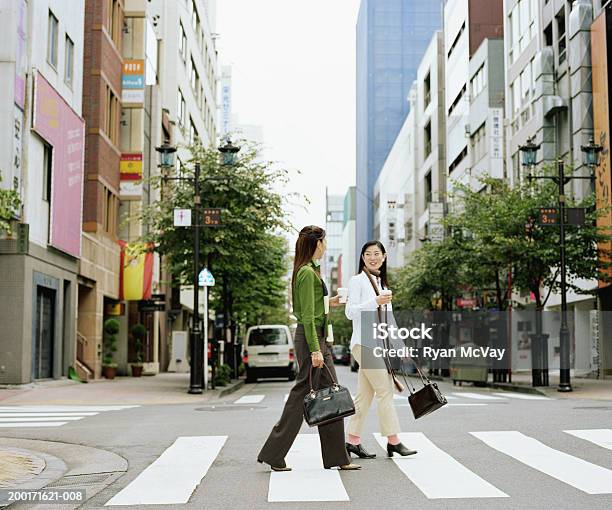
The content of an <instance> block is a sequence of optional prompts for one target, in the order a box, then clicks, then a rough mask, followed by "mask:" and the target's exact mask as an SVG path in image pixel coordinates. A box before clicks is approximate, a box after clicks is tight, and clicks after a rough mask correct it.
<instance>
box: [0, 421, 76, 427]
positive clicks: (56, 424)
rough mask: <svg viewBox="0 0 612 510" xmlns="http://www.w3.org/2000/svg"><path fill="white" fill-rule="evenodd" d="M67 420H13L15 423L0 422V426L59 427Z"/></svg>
mask: <svg viewBox="0 0 612 510" xmlns="http://www.w3.org/2000/svg"><path fill="white" fill-rule="evenodd" d="M66 423H68V422H67V421H45V422H38V421H37V422H15V423H0V428H7V427H12V428H17V427H20V428H22V427H61V426H62V425H66Z"/></svg>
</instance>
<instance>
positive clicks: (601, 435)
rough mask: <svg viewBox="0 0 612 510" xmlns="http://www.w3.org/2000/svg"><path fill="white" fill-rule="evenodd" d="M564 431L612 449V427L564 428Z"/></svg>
mask: <svg viewBox="0 0 612 510" xmlns="http://www.w3.org/2000/svg"><path fill="white" fill-rule="evenodd" d="M563 432H566V433H567V434H571V435H572V436H576V437H579V438H580V439H584V440H585V441H590V442H591V443H593V444H596V445H597V446H601V447H602V448H607V449H608V450H612V429H589V430H564V431H563Z"/></svg>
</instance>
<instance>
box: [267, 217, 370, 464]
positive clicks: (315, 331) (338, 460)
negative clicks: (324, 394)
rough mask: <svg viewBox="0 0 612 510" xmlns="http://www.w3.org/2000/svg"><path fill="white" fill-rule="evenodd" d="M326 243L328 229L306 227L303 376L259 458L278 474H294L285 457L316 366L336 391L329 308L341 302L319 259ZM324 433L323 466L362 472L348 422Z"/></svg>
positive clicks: (300, 243) (298, 310) (300, 254)
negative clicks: (330, 291) (350, 445)
mask: <svg viewBox="0 0 612 510" xmlns="http://www.w3.org/2000/svg"><path fill="white" fill-rule="evenodd" d="M326 244H327V242H326V240H325V230H323V229H322V228H320V227H316V226H314V225H310V226H308V227H304V228H303V229H302V230H301V231H300V235H299V237H298V240H297V242H296V243H295V258H294V262H293V275H292V278H291V290H292V297H293V314H294V315H295V317H296V318H297V320H298V326H297V330H296V331H295V339H294V344H295V354H296V357H297V361H298V365H299V372H298V375H297V378H296V381H295V386H293V388H292V389H291V392H290V393H289V396H288V397H287V403H286V404H285V408H284V409H283V414H282V415H281V418H280V420H279V421H278V423H277V424H276V425H275V426H274V428H273V429H272V432H270V436H269V437H268V440H267V441H266V443H265V444H264V446H263V448H262V449H261V451H260V452H259V455H258V456H257V461H258V462H265V463H266V464H269V465H270V466H271V467H272V470H273V471H290V470H291V468H290V467H288V466H287V465H286V464H285V455H286V454H287V452H288V451H289V449H290V448H291V445H292V444H293V441H294V440H295V437H296V436H297V434H298V432H299V431H300V427H301V426H302V421H303V418H304V397H305V396H306V394H307V393H308V392H309V391H310V384H309V380H308V376H309V373H310V367H311V366H312V367H315V368H319V369H320V368H323V365H327V368H329V372H328V371H327V370H321V371H320V372H319V373H318V374H315V375H313V380H314V381H315V383H316V381H318V387H327V386H331V384H332V380H331V377H330V372H331V373H332V374H333V376H334V378H336V371H335V369H334V362H333V358H332V354H331V348H330V346H328V344H327V342H326V341H325V339H326V330H327V313H328V310H327V308H328V306H329V305H331V306H338V305H339V304H340V298H339V296H334V297H333V298H328V296H327V287H326V286H325V283H324V282H323V280H322V279H321V275H320V267H319V259H320V258H321V257H322V256H323V253H324V252H325V247H326ZM324 332H325V333H324ZM318 429H319V439H320V441H321V453H322V456H323V466H324V467H325V468H326V469H329V468H331V467H335V466H339V467H340V469H360V468H361V466H359V465H357V464H351V461H350V459H349V456H348V454H347V452H346V448H345V446H344V421H343V420H338V421H335V422H333V423H329V424H327V425H321V426H319V427H318Z"/></svg>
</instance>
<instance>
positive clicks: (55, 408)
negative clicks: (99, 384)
mask: <svg viewBox="0 0 612 510" xmlns="http://www.w3.org/2000/svg"><path fill="white" fill-rule="evenodd" d="M135 407H140V406H139V405H133V406H112V405H108V406H62V405H44V406H43V405H41V406H32V405H30V406H0V413H3V412H49V413H62V412H66V411H76V412H80V411H83V412H88V411H92V412H103V411H121V410H123V409H132V408H135Z"/></svg>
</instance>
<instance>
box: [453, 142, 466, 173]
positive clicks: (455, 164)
mask: <svg viewBox="0 0 612 510" xmlns="http://www.w3.org/2000/svg"><path fill="white" fill-rule="evenodd" d="M466 156H467V146H465V147H464V148H463V150H462V151H461V152H460V153H459V155H458V156H457V157H456V158H455V159H454V160H453V162H452V163H451V164H450V166H449V167H448V173H449V174H450V173H451V172H452V171H453V170H454V169H455V168H457V167H458V166H459V164H460V163H461V162H462V161H463V159H464V158H465V157H466Z"/></svg>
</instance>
